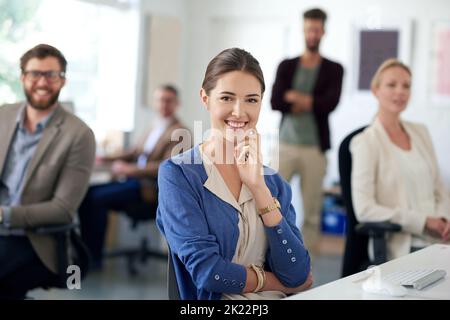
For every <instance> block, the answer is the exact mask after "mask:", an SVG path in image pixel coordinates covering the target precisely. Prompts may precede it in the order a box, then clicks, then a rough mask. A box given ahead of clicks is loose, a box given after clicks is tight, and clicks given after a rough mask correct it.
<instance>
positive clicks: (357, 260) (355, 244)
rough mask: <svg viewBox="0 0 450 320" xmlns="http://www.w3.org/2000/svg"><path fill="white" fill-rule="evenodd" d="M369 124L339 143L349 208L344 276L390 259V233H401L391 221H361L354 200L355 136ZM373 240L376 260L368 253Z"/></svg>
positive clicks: (344, 191)
mask: <svg viewBox="0 0 450 320" xmlns="http://www.w3.org/2000/svg"><path fill="white" fill-rule="evenodd" d="M365 128H366V126H364V127H362V128H359V129H357V130H355V131H353V132H351V133H350V134H349V135H348V136H347V137H345V138H344V140H343V141H342V143H341V145H340V146H339V176H340V181H341V188H342V199H343V202H344V205H345V208H346V210H347V230H346V240H345V250H344V260H343V265H342V277H346V276H349V275H351V274H354V273H357V272H360V271H362V270H365V269H367V267H368V266H370V265H378V264H381V263H384V262H386V260H387V257H386V253H387V249H386V238H385V236H386V233H387V232H398V231H400V230H401V226H400V225H398V224H394V223H390V222H387V221H386V222H365V223H358V220H357V219H356V216H355V212H354V210H353V203H352V192H351V190H352V186H351V173H352V156H351V153H350V150H349V147H350V142H351V140H352V138H353V137H354V136H355V135H357V134H358V133H360V132H362V131H363V130H364V129H365ZM369 239H372V243H373V252H374V259H373V261H371V260H370V259H369V254H368V243H369Z"/></svg>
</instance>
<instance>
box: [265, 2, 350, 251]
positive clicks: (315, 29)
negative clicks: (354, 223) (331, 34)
mask: <svg viewBox="0 0 450 320" xmlns="http://www.w3.org/2000/svg"><path fill="white" fill-rule="evenodd" d="M303 18H304V23H303V32H304V35H305V45H306V48H305V52H303V54H302V55H301V56H300V57H296V58H293V59H287V60H284V61H282V62H281V63H280V65H279V66H278V70H277V75H276V79H275V83H274V85H273V88H272V99H271V104H272V109H273V110H279V111H281V112H282V114H283V117H282V120H281V125H280V157H279V159H280V174H281V175H282V176H283V177H284V178H285V179H286V180H288V181H290V179H291V178H292V176H293V175H294V174H295V173H298V174H300V178H301V190H302V199H303V208H304V210H303V211H304V223H303V227H302V234H303V237H304V240H305V243H306V246H307V248H308V250H310V253H311V254H312V255H314V254H315V253H316V251H317V246H318V243H317V242H318V240H319V235H320V229H319V222H320V211H321V202H322V181H323V177H324V176H325V173H326V166H327V160H326V156H325V151H326V150H328V149H329V148H330V133H329V131H330V130H329V125H328V115H329V114H330V113H331V112H332V111H333V110H334V108H336V106H337V104H338V102H339V97H340V94H341V87H342V77H343V73H344V70H343V68H342V66H341V65H340V64H338V63H336V62H333V61H330V60H328V59H326V58H324V57H322V56H321V55H320V52H319V45H320V40H321V39H322V36H323V35H324V33H325V28H324V26H325V21H326V18H327V16H326V13H325V12H324V11H322V10H320V9H311V10H308V11H306V12H305V13H304V15H303Z"/></svg>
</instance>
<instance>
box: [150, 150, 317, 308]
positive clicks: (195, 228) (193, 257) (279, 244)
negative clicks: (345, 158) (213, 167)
mask: <svg viewBox="0 0 450 320" xmlns="http://www.w3.org/2000/svg"><path fill="white" fill-rule="evenodd" d="M264 169H265V171H266V175H265V176H264V177H265V181H266V184H267V186H268V188H269V189H270V191H271V193H272V195H273V196H274V197H276V198H277V199H278V200H279V201H280V204H281V213H282V214H283V219H281V221H280V223H279V224H278V225H276V226H274V227H265V231H266V235H267V240H268V250H267V253H266V262H265V268H266V269H267V270H269V271H272V272H273V273H274V274H275V275H276V277H277V278H278V279H279V280H280V281H281V283H283V284H284V285H285V286H287V287H296V286H299V285H301V284H302V283H304V282H305V280H306V278H307V276H308V274H309V271H310V258H309V254H308V251H307V250H306V249H305V247H304V245H303V240H302V237H301V235H300V231H299V230H298V228H297V227H296V226H295V211H294V208H293V206H292V204H291V198H292V193H291V189H290V186H289V185H288V183H287V182H286V181H284V180H283V179H282V178H281V177H280V176H279V175H278V174H277V173H276V172H274V171H273V170H271V169H269V168H264ZM207 178H208V176H207V173H206V171H205V169H204V166H203V163H202V158H201V155H200V151H199V147H198V146H196V147H194V148H192V149H190V150H188V151H186V152H185V153H183V154H180V155H178V156H175V157H173V158H171V159H169V160H166V161H164V162H163V163H162V164H161V165H160V168H159V173H158V186H159V195H158V201H159V205H158V211H157V217H156V222H157V226H158V228H159V230H160V231H161V232H162V233H163V234H164V236H165V238H166V240H167V242H168V245H169V247H170V250H171V254H172V259H173V263H174V269H175V274H176V278H177V283H178V288H179V291H180V296H181V298H182V299H189V300H197V299H201V300H205V299H209V300H218V299H221V296H222V293H236V294H239V293H242V290H243V288H244V287H245V282H246V278H247V273H246V268H245V266H243V265H239V264H236V263H233V262H231V260H232V259H233V256H234V253H235V250H236V245H237V240H238V237H239V229H238V222H239V214H238V212H237V210H236V209H235V208H234V207H233V206H231V205H230V204H228V203H226V202H225V201H223V200H221V199H219V198H218V197H217V196H216V195H214V194H213V193H212V192H210V191H209V190H208V189H207V188H206V187H204V186H203V184H204V183H205V181H206V180H207Z"/></svg>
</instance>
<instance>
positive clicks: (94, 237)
mask: <svg viewBox="0 0 450 320" xmlns="http://www.w3.org/2000/svg"><path fill="white" fill-rule="evenodd" d="M141 202H142V197H141V188H140V183H139V180H137V179H134V178H129V179H127V180H126V181H125V182H112V183H107V184H103V185H98V186H93V187H90V188H89V190H88V192H87V194H86V196H85V198H84V200H83V202H82V203H81V206H80V208H79V216H80V227H81V237H82V239H83V241H84V242H85V244H86V245H87V247H88V248H89V250H90V251H91V254H92V258H93V260H94V261H93V267H94V268H99V267H101V264H102V255H103V246H104V243H105V235H106V228H107V222H108V211H110V210H116V211H121V210H125V209H126V208H127V207H128V206H129V205H130V204H136V203H141Z"/></svg>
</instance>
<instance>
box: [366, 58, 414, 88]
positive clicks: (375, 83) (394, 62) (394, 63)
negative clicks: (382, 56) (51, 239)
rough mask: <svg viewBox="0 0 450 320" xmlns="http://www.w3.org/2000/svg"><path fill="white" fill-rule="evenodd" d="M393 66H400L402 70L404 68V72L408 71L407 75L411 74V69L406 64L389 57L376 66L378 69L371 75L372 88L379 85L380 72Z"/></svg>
mask: <svg viewBox="0 0 450 320" xmlns="http://www.w3.org/2000/svg"><path fill="white" fill-rule="evenodd" d="M394 67H400V68H402V69H403V70H405V71H406V72H408V74H409V76H412V74H411V69H409V67H408V66H407V65H406V64H404V63H403V62H401V61H400V60H397V59H394V58H390V59H387V60H385V61H384V62H383V63H382V64H381V65H380V66H379V67H378V70H377V71H376V72H375V74H374V75H373V78H372V82H371V83H370V87H371V88H372V89H373V88H376V87H378V86H379V85H380V79H381V74H382V73H383V72H384V71H386V70H387V69H390V68H394Z"/></svg>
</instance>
